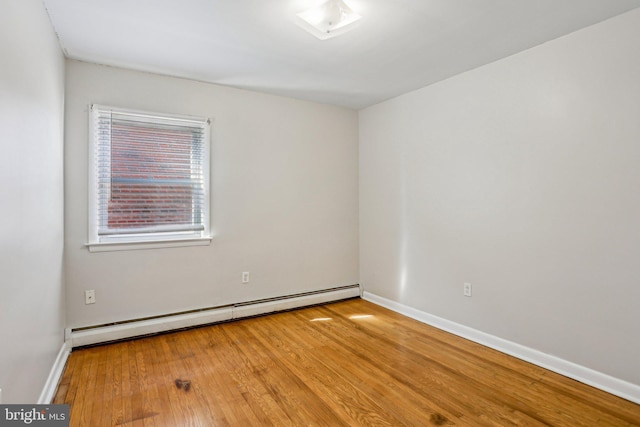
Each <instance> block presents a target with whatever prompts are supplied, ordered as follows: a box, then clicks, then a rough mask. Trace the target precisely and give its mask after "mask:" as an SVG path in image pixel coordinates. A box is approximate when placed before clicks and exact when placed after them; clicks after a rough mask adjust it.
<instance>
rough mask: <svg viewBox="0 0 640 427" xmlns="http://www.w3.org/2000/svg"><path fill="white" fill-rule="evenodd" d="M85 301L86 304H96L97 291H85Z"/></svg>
mask: <svg viewBox="0 0 640 427" xmlns="http://www.w3.org/2000/svg"><path fill="white" fill-rule="evenodd" d="M84 303H85V304H95V303H96V291H94V290H93V289H92V290H89V291H84Z"/></svg>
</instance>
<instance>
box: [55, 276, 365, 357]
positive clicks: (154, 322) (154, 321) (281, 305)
mask: <svg viewBox="0 0 640 427" xmlns="http://www.w3.org/2000/svg"><path fill="white" fill-rule="evenodd" d="M359 296H360V285H349V286H341V287H337V288H331V289H325V290H320V291H313V292H305V293H300V294H294V295H286V296H281V297H276V298H268V299H262V300H256V301H248V302H243V303H238V304H231V305H226V306H221V307H211V308H203V309H199V310H194V311H189V312H182V313H172V314H167V315H163V316H155V317H150V318H144V319H135V320H127V321H123V322H116V323H110V324H107V325H96V326H90V327H84V328H77V329H68V330H67V331H66V335H67V336H66V342H67V346H68V347H69V348H76V347H85V346H90V345H95V344H101V343H106V342H111V341H118V340H123V339H128V338H134V337H139V336H145V335H153V334H157V333H161V332H167V331H173V330H178V329H185V328H190V327H195V326H202V325H209V324H213V323H219V322H225V321H229V320H234V319H241V318H245V317H251V316H258V315H262V314H268V313H275V312H278V311H284V310H291V309H294V308H299V307H307V306H311V305H316V304H323V303H327V302H334V301H341V300H345V299H350V298H356V297H359Z"/></svg>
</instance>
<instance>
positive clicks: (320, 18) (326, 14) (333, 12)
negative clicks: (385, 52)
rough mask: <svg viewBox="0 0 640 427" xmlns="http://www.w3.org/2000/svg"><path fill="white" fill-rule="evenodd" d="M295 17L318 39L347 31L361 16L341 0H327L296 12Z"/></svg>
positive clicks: (324, 38)
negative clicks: (316, 5)
mask: <svg viewBox="0 0 640 427" xmlns="http://www.w3.org/2000/svg"><path fill="white" fill-rule="evenodd" d="M297 17H298V18H299V19H298V20H297V21H298V22H297V23H298V25H300V26H301V27H302V28H304V29H305V30H307V31H309V32H310V33H311V34H313V35H314V36H316V37H317V38H319V39H320V40H326V39H329V38H331V37H335V36H337V35H339V34H343V33H345V32H346V31H349V30H350V29H352V28H353V26H352V24H353V23H354V22H356V21H357V20H359V19H360V18H362V17H361V16H360V15H358V14H357V13H355V12H354V11H353V10H351V8H350V7H349V6H347V5H346V3H345V2H344V1H342V0H327V1H326V2H324V3H322V4H321V5H320V6H318V7H314V8H313V9H309V10H305V11H304V12H301V13H298V14H297Z"/></svg>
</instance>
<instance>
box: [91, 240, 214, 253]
mask: <svg viewBox="0 0 640 427" xmlns="http://www.w3.org/2000/svg"><path fill="white" fill-rule="evenodd" d="M211 239H212V238H211V237H199V238H191V239H171V240H153V241H148V242H101V243H86V244H85V246H86V247H87V249H89V252H113V251H136V250H142V249H164V248H183V247H187V246H209V245H210V244H211Z"/></svg>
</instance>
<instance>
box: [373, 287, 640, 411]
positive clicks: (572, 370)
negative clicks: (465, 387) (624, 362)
mask: <svg viewBox="0 0 640 427" xmlns="http://www.w3.org/2000/svg"><path fill="white" fill-rule="evenodd" d="M362 298H363V299H365V300H367V301H369V302H372V303H374V304H377V305H379V306H382V307H385V308H388V309H390V310H393V311H395V312H397V313H400V314H403V315H405V316H407V317H411V318H412V319H415V320H417V321H419V322H422V323H426V324H428V325H431V326H433V327H436V328H438V329H441V330H443V331H446V332H450V333H452V334H454V335H457V336H459V337H462V338H465V339H468V340H470V341H474V342H476V343H478V344H482V345H484V346H487V347H490V348H492V349H494V350H498V351H500V352H502V353H505V354H508V355H510V356H513V357H516V358H518V359H521V360H524V361H526V362H529V363H533V364H534V365H537V366H540V367H542V368H545V369H548V370H550V371H553V372H556V373H558V374H560V375H564V376H566V377H569V378H572V379H574V380H576V381H579V382H581V383H584V384H587V385H590V386H592V387H595V388H598V389H600V390H603V391H606V392H607V393H611V394H613V395H616V396H619V397H621V398H623V399H626V400H629V401H631V402H634V403H638V404H640V385H637V384H632V383H629V382H627V381H624V380H621V379H619V378H615V377H612V376H610V375H607V374H604V373H602V372H598V371H595V370H593V369H590V368H587V367H584V366H581V365H578V364H575V363H573V362H569V361H567V360H564V359H561V358H559V357H556V356H552V355H550V354H546V353H543V352H541V351H538V350H535V349H533V348H530V347H526V346H523V345H520V344H517V343H514V342H512V341H508V340H505V339H502V338H499V337H496V336H494V335H491V334H487V333H485V332H481V331H478V330H477V329H473V328H470V327H468V326H464V325H461V324H459V323H455V322H452V321H450V320H446V319H443V318H441V317H438V316H434V315H432V314H429V313H426V312H423V311H420V310H417V309H415V308H412V307H409V306H406V305H404V304H401V303H398V302H396V301H392V300H389V299H387V298H384V297H381V296H378V295H375V294H372V293H370V292H366V291H365V292H363V293H362Z"/></svg>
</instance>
